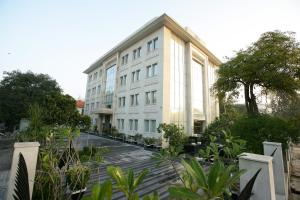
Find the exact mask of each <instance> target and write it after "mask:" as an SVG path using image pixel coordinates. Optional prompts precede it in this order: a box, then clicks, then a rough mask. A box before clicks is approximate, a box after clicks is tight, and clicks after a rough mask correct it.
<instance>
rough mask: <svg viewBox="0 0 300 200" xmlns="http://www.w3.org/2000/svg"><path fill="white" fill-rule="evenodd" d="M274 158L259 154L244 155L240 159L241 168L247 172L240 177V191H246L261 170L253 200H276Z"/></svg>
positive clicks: (254, 189) (254, 188)
mask: <svg viewBox="0 0 300 200" xmlns="http://www.w3.org/2000/svg"><path fill="white" fill-rule="evenodd" d="M272 160H273V158H272V157H271V156H264V155H258V154H251V153H244V154H242V155H241V156H240V157H239V168H240V169H245V170H246V172H245V173H244V174H243V175H242V176H241V177H240V191H242V190H243V189H244V187H245V186H246V184H247V183H248V182H249V180H250V179H251V178H252V177H253V176H254V174H255V173H256V172H257V171H258V170H259V169H261V171H260V173H259V174H258V176H257V178H256V180H255V183H254V186H253V189H252V193H253V195H252V196H251V198H250V199H251V200H276V197H275V186H274V177H273V166H272Z"/></svg>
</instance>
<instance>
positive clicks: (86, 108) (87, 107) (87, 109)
mask: <svg viewBox="0 0 300 200" xmlns="http://www.w3.org/2000/svg"><path fill="white" fill-rule="evenodd" d="M89 107H90V104H88V103H87V104H86V105H85V110H86V111H89Z"/></svg>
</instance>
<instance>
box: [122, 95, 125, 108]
mask: <svg viewBox="0 0 300 200" xmlns="http://www.w3.org/2000/svg"><path fill="white" fill-rule="evenodd" d="M122 106H123V107H124V106H125V97H122Z"/></svg>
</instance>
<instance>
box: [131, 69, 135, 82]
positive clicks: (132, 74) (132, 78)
mask: <svg viewBox="0 0 300 200" xmlns="http://www.w3.org/2000/svg"><path fill="white" fill-rule="evenodd" d="M134 77H135V71H134V72H132V73H131V82H134Z"/></svg>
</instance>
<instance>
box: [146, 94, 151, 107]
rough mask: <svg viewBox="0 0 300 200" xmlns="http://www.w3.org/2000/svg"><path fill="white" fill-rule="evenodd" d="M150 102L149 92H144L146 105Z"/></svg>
mask: <svg viewBox="0 0 300 200" xmlns="http://www.w3.org/2000/svg"><path fill="white" fill-rule="evenodd" d="M149 104H150V92H146V105H149Z"/></svg>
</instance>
